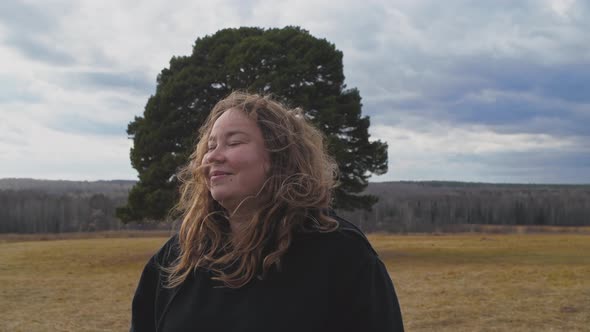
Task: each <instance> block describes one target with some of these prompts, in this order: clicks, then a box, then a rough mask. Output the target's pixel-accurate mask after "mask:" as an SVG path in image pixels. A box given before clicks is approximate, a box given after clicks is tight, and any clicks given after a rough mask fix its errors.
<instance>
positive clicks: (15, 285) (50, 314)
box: [0, 233, 590, 332]
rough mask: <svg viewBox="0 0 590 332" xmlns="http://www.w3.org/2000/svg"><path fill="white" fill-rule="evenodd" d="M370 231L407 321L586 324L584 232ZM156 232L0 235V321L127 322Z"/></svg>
mask: <svg viewBox="0 0 590 332" xmlns="http://www.w3.org/2000/svg"><path fill="white" fill-rule="evenodd" d="M136 235H137V234H136ZM132 236H133V235H132ZM369 238H370V240H371V242H372V243H373V245H374V246H375V248H376V249H377V251H378V252H379V253H380V255H381V258H382V260H383V261H384V262H385V263H386V264H387V266H388V269H389V272H390V274H391V276H392V278H393V280H394V283H395V286H396V289H397V292H398V297H399V300H400V302H401V306H402V311H403V314H404V320H405V325H406V329H407V330H408V331H590V236H589V235H575V234H479V233H476V234H462V235H439V236H436V235H406V236H398V235H371V236H370V237H369ZM164 241H165V238H164V237H129V238H125V237H119V236H108V237H105V238H100V237H98V238H86V239H83V238H76V236H74V238H73V239H60V238H57V239H56V238H51V237H50V238H44V239H43V241H38V240H37V241H35V239H34V238H32V237H31V238H18V237H4V238H2V237H0V331H11V332H12V331H27V332H28V331H126V330H127V329H128V324H129V315H130V314H129V309H130V301H131V297H132V294H133V291H134V289H135V286H136V283H137V280H138V278H139V274H140V272H141V269H142V267H143V264H144V263H145V262H146V260H147V259H148V257H150V256H151V254H152V253H153V252H154V251H155V250H156V249H157V248H158V247H159V246H161V245H162V244H163V242H164Z"/></svg>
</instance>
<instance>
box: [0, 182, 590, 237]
mask: <svg viewBox="0 0 590 332" xmlns="http://www.w3.org/2000/svg"><path fill="white" fill-rule="evenodd" d="M134 183H135V182H134V181H96V182H86V181H84V182H77V181H49V180H32V179H0V233H63V232H92V231H105V230H121V229H154V228H160V229H162V228H164V229H165V228H167V227H169V226H166V225H158V224H154V223H149V224H146V225H137V224H123V223H122V222H121V221H119V220H118V219H117V218H116V217H115V209H116V207H119V206H123V205H124V204H125V203H126V201H127V195H128V192H129V190H130V189H131V187H132V186H133V184H134ZM365 194H371V195H375V196H377V197H379V202H378V203H377V204H375V205H374V206H373V209H372V210H371V211H365V210H356V211H339V213H340V214H341V215H342V216H343V217H345V218H347V219H349V220H350V221H352V222H354V223H355V224H357V225H358V226H359V227H360V228H362V229H363V230H364V231H366V232H375V231H384V232H432V231H456V230H459V229H460V227H459V226H461V227H465V226H466V225H527V226H532V225H539V226H589V225H590V185H534V184H484V183H462V182H436V181H435V182H382V183H371V184H369V186H368V188H367V190H366V191H365Z"/></svg>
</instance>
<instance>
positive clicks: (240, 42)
mask: <svg viewBox="0 0 590 332" xmlns="http://www.w3.org/2000/svg"><path fill="white" fill-rule="evenodd" d="M237 89H240V90H245V91H249V92H258V93H264V94H266V93H272V94H273V96H275V97H276V98H279V99H281V100H282V101H283V102H285V103H286V104H288V105H290V106H292V107H300V108H302V109H303V110H304V112H305V114H306V116H307V117H309V118H310V119H311V120H312V122H313V123H314V124H315V125H316V126H317V127H318V128H319V129H320V130H322V131H323V132H324V134H325V135H326V137H327V143H328V149H329V151H330V153H331V154H332V155H333V156H334V158H335V159H336V161H337V163H338V166H339V183H340V184H339V186H338V187H337V188H336V189H335V191H334V203H333V206H334V208H341V209H348V210H352V209H358V208H363V209H370V207H371V206H372V205H373V204H374V203H375V202H376V201H377V198H376V197H374V196H371V195H358V194H359V193H360V192H362V191H363V189H364V188H365V187H366V186H367V184H368V178H369V177H370V175H371V174H383V173H385V172H386V171H387V145H386V143H383V142H380V141H369V134H368V128H369V125H370V121H369V118H368V117H367V116H362V115H361V108H362V104H361V97H360V94H359V91H358V90H357V89H354V88H353V89H347V88H346V85H345V84H344V73H343V67H342V52H341V51H339V50H337V49H336V47H335V46H334V44H332V43H330V42H328V41H327V40H325V39H319V38H316V37H314V36H312V35H310V34H309V32H307V31H305V30H303V29H300V28H298V27H285V28H282V29H262V28H238V29H224V30H220V31H218V32H217V33H215V34H213V35H211V36H205V37H203V38H198V39H197V40H196V42H195V44H194V47H193V52H192V54H191V55H190V56H174V57H172V59H171V60H170V66H169V68H165V69H163V70H162V72H161V73H160V74H159V75H158V78H157V87H156V93H155V94H154V95H152V96H150V98H149V99H148V101H147V104H146V106H145V111H144V114H143V117H135V119H134V120H133V121H132V122H131V123H129V125H128V128H127V133H128V134H129V137H130V138H132V139H133V143H134V144H133V148H132V149H131V153H130V156H131V164H132V166H133V167H134V168H135V169H136V170H137V171H138V173H139V181H138V182H137V184H136V185H135V186H134V187H133V188H132V190H131V191H130V193H129V199H128V203H127V205H126V206H124V207H122V208H119V209H118V210H117V216H118V217H119V218H120V219H121V220H123V221H124V222H127V221H149V220H162V219H165V218H166V217H167V216H168V215H169V211H170V209H171V208H172V207H173V206H174V204H175V202H176V200H177V198H178V186H179V183H178V181H177V179H176V177H175V173H176V172H177V170H178V169H179V167H181V166H182V165H184V164H185V163H186V162H187V161H188V157H189V155H190V154H191V152H192V150H193V148H194V146H195V143H196V140H197V135H198V129H199V127H200V126H201V124H202V123H203V122H204V120H205V119H206V117H207V116H208V114H209V111H210V110H211V109H212V107H213V106H214V105H215V104H216V103H217V101H219V100H220V99H222V98H224V97H226V96H227V95H229V94H230V93H231V92H232V91H233V90H237Z"/></svg>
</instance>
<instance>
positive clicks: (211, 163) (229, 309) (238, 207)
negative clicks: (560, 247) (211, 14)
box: [131, 92, 403, 332]
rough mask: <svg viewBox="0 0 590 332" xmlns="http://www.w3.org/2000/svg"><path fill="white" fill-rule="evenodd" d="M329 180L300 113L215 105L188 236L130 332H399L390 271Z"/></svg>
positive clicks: (198, 164)
mask: <svg viewBox="0 0 590 332" xmlns="http://www.w3.org/2000/svg"><path fill="white" fill-rule="evenodd" d="M334 175H335V164H334V162H333V160H332V159H331V158H330V157H329V156H328V155H327V153H326V149H325V147H324V143H323V137H322V135H321V133H320V132H319V131H318V130H317V129H315V128H314V127H313V126H312V125H310V124H309V123H308V122H307V120H306V119H305V117H304V116H303V115H302V114H301V112H300V111H299V110H288V109H287V108H285V107H284V106H283V105H282V104H280V103H278V102H276V101H274V100H272V99H271V98H269V97H263V96H258V95H249V94H245V93H240V92H236V93H232V94H231V95H230V96H229V97H227V98H226V99H224V100H222V101H220V102H219V103H218V104H217V105H216V106H215V107H214V108H213V110H212V111H211V114H210V115H209V117H208V119H207V120H206V122H205V124H204V125H203V127H202V128H201V132H200V139H199V142H198V144H197V146H196V149H195V151H194V153H193V154H192V155H191V158H190V162H189V164H188V166H186V167H185V169H184V170H182V171H181V172H180V175H179V176H180V179H181V181H182V183H183V184H182V186H181V198H180V202H179V204H178V207H179V209H180V211H181V212H182V217H183V219H182V226H181V227H180V231H179V233H178V234H177V235H175V236H173V237H172V238H171V239H170V240H169V241H168V242H167V243H166V244H165V245H164V246H163V247H162V249H160V251H158V252H157V253H156V254H155V255H154V256H153V257H152V258H151V259H150V261H149V262H148V263H147V265H146V267H145V269H144V271H143V273H142V276H141V279H140V281H139V285H138V287H137V290H136V293H135V296H134V299H133V305H132V321H131V331H137V332H144V331H402V330H403V324H402V318H401V312H400V308H399V304H398V300H397V297H396V295H395V291H394V288H393V284H392V283H391V279H390V278H389V275H388V274H387V270H386V269H385V267H384V265H383V263H382V262H381V261H380V260H379V258H378V257H377V253H376V252H375V251H374V250H373V248H372V247H371V245H370V244H369V242H368V241H367V239H366V238H365V237H364V235H363V234H362V233H361V232H360V231H359V230H358V229H357V228H356V227H355V226H353V225H352V224H351V223H349V222H347V221H345V220H343V219H341V218H339V217H338V216H336V215H335V214H334V213H333V212H332V211H331V210H330V209H329V207H330V201H331V189H332V187H333V186H334Z"/></svg>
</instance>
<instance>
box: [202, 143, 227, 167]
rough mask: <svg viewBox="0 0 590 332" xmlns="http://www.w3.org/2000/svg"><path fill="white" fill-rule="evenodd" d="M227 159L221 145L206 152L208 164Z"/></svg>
mask: <svg viewBox="0 0 590 332" xmlns="http://www.w3.org/2000/svg"><path fill="white" fill-rule="evenodd" d="M224 161H225V154H224V153H223V151H222V148H221V147H220V146H217V147H215V148H214V149H212V150H210V151H208V152H207V153H206V154H205V163H207V164H219V163H222V162H224Z"/></svg>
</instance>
